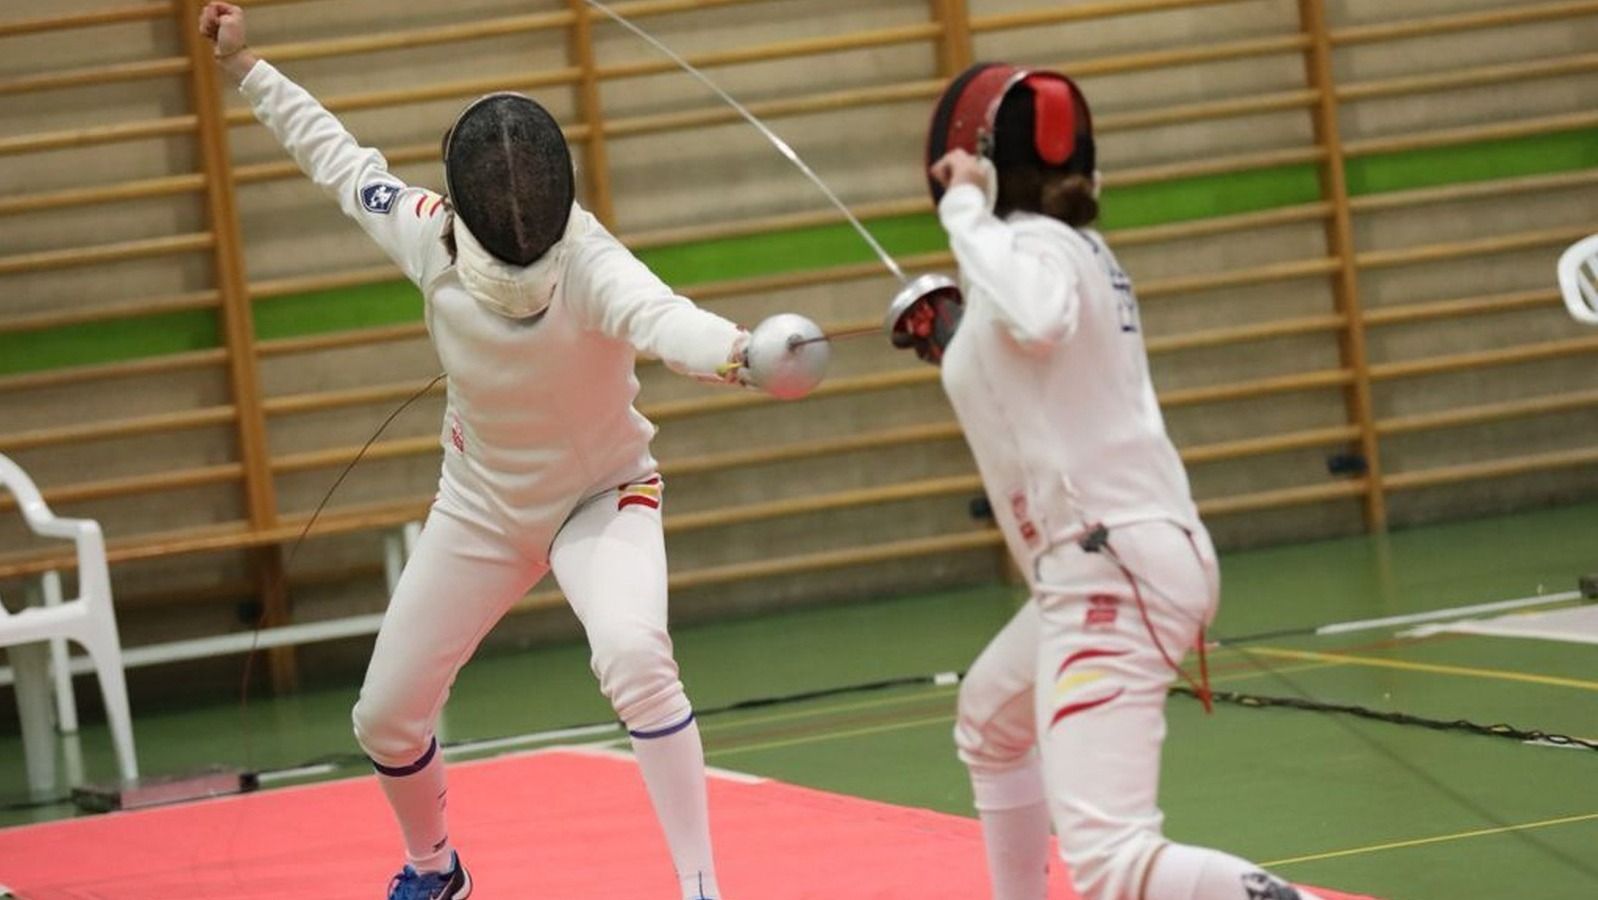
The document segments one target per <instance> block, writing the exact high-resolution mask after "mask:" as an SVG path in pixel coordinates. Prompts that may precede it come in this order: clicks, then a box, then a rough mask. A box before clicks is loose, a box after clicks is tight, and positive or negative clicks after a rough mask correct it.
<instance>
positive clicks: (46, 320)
mask: <svg viewBox="0 0 1598 900" xmlns="http://www.w3.org/2000/svg"><path fill="white" fill-rule="evenodd" d="M218 298H219V294H218V293H217V292H216V291H214V290H211V291H193V292H190V293H187V294H174V295H172V296H169V297H151V298H149V299H146V300H134V301H131V302H126V303H111V304H107V305H105V306H96V307H90V308H88V309H72V310H65V311H62V312H47V313H37V314H35V315H31V316H15V317H12V318H7V319H0V334H16V333H18V332H22V331H43V330H45V329H47V328H66V327H69V326H73V325H85V324H88V323H91V322H111V321H116V320H119V319H138V318H143V317H145V316H158V315H163V314H166V313H174V312H186V311H188V310H194V309H215V308H216V306H217V304H218V302H219V300H218Z"/></svg>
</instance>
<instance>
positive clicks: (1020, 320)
mask: <svg viewBox="0 0 1598 900" xmlns="http://www.w3.org/2000/svg"><path fill="white" fill-rule="evenodd" d="M956 155H958V156H962V157H964V160H958V159H956V160H954V161H953V162H952V163H949V162H948V161H947V160H946V161H945V163H940V166H942V167H943V171H942V172H941V173H940V172H939V168H938V167H935V168H934V170H933V174H934V177H942V178H943V179H944V180H945V182H946V183H948V184H949V185H950V187H949V190H948V192H947V193H945V194H944V195H943V200H942V201H941V202H940V203H939V204H938V218H939V219H940V221H941V222H942V223H943V227H944V230H945V231H947V232H948V233H949V243H950V246H951V247H952V248H953V250H954V256H955V260H956V261H957V262H958V263H959V264H960V271H961V273H962V274H963V275H965V277H966V278H967V279H969V280H970V281H971V282H972V283H973V284H976V285H978V286H980V287H981V288H982V289H983V290H982V293H983V294H984V295H986V297H987V298H988V299H990V300H991V301H992V303H993V304H994V311H995V313H996V314H997V316H998V318H999V320H1000V321H1001V322H1003V323H1004V325H1005V327H1006V328H1007V329H1008V330H1009V332H1010V334H1011V336H1012V337H1014V338H1015V340H1016V341H1017V342H1018V343H1020V344H1021V345H1022V346H1024V347H1028V348H1030V349H1037V350H1045V349H1048V348H1050V347H1053V346H1055V345H1057V344H1059V343H1060V342H1062V341H1065V340H1066V339H1068V338H1069V337H1070V336H1071V335H1072V334H1073V333H1075V331H1076V322H1077V315H1078V312H1079V310H1080V300H1079V294H1078V283H1077V274H1076V270H1075V269H1074V268H1073V267H1072V265H1071V262H1070V260H1069V258H1068V257H1067V256H1066V255H1065V253H1064V252H1063V251H1062V250H1061V249H1060V248H1059V247H1056V246H1053V245H1052V244H1050V243H1049V242H1048V241H1046V240H1042V239H1039V238H1037V237H1035V236H1029V235H1026V234H1023V233H1021V232H1020V231H1018V230H1017V229H1016V228H1014V227H1012V226H1011V225H1009V224H1007V223H1005V222H1003V221H1000V220H999V218H998V217H996V216H994V215H993V213H992V212H990V211H989V210H988V205H987V198H986V196H985V195H984V193H983V190H982V188H981V187H980V186H979V185H978V182H977V181H976V179H977V178H979V177H985V176H984V175H979V174H978V173H979V172H980V171H981V170H980V169H979V168H975V165H976V164H975V162H974V161H973V160H972V157H970V156H969V154H964V153H961V152H959V151H956V153H954V154H950V157H955V156H956ZM968 161H969V162H968ZM968 302H970V301H969V299H968Z"/></svg>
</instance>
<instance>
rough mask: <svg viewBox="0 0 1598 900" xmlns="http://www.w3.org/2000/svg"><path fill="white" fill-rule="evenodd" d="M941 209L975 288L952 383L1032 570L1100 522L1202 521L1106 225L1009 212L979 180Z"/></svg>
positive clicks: (948, 358) (979, 457) (1014, 545)
mask: <svg viewBox="0 0 1598 900" xmlns="http://www.w3.org/2000/svg"><path fill="white" fill-rule="evenodd" d="M938 215H939V218H940V219H941V220H942V222H943V227H944V229H945V230H946V231H948V233H949V239H950V244H951V245H952V247H953V249H954V255H955V259H956V261H957V262H958V263H959V266H960V275H961V279H962V280H963V282H964V292H965V314H964V316H963V318H962V319H961V321H960V327H959V329H958V330H957V331H956V332H955V336H954V339H953V341H952V342H951V343H950V344H949V346H948V348H947V350H946V352H945V354H944V357H943V386H944V390H945V391H946V392H947V393H948V395H949V401H950V403H952V404H953V406H954V411H955V415H956V416H957V417H958V418H959V420H960V424H961V426H962V428H963V429H964V431H965V435H966V441H967V442H968V443H969V444H970V446H971V452H972V455H973V456H975V457H976V462H977V467H978V469H979V470H980V471H981V473H982V481H983V484H984V486H985V487H986V488H987V491H988V495H989V500H990V502H991V503H992V506H993V512H994V517H995V519H997V521H998V523H999V526H1000V528H1001V529H1002V530H1003V532H1004V535H1005V540H1006V542H1007V543H1008V544H1009V546H1010V550H1011V553H1013V554H1014V555H1015V558H1016V560H1017V561H1018V562H1020V563H1021V568H1022V570H1023V572H1024V573H1025V574H1026V576H1027V578H1028V579H1029V580H1031V579H1033V578H1034V577H1035V572H1034V569H1035V563H1036V560H1037V558H1038V557H1039V556H1040V555H1041V554H1042V553H1044V552H1045V551H1047V550H1048V549H1049V548H1050V547H1053V546H1055V545H1058V544H1060V543H1062V542H1064V541H1069V540H1073V539H1075V538H1077V537H1079V536H1080V535H1081V534H1082V533H1083V532H1084V531H1085V530H1086V529H1087V528H1089V527H1091V526H1092V525H1096V524H1103V525H1106V526H1108V527H1111V528H1114V527H1115V526H1118V525H1124V524H1129V523H1131V522H1139V521H1149V520H1160V519H1164V520H1170V521H1173V522H1176V523H1177V524H1179V525H1182V526H1183V527H1186V528H1190V529H1194V530H1197V529H1199V528H1200V527H1201V525H1200V523H1199V519H1198V512H1197V509H1196V508H1195V507H1194V504H1193V499H1192V494H1191V491H1190V489H1189V487H1188V481H1187V473H1186V472H1185V471H1184V470H1183V468H1182V461H1181V457H1180V456H1178V455H1177V452H1176V448H1175V446H1173V445H1172V443H1171V440H1170V438H1169V437H1168V436H1167V435H1166V433H1165V421H1164V419H1163V418H1162V417H1161V415H1160V407H1159V402H1158V401H1157V400H1156V399H1155V396H1154V387H1153V385H1152V384H1151V382H1150V380H1149V369H1148V356H1147V354H1146V353H1145V351H1144V349H1143V335H1142V333H1141V326H1140V324H1139V321H1138V311H1137V298H1136V297H1135V296H1134V295H1133V293H1132V282H1131V280H1130V279H1128V278H1127V276H1126V273H1125V272H1124V271H1123V270H1122V269H1121V267H1120V264H1119V263H1117V262H1116V259H1115V256H1114V255H1113V254H1112V253H1111V252H1110V249H1109V247H1108V246H1106V245H1105V243H1104V240H1103V238H1102V237H1100V236H1099V234H1098V233H1097V232H1095V231H1091V230H1086V229H1084V230H1077V229H1073V228H1070V227H1069V226H1067V225H1065V224H1064V223H1061V222H1059V221H1057V220H1055V219H1051V218H1048V217H1045V216H1039V215H1032V214H1028V213H1015V214H1012V215H1011V216H1009V217H1008V219H1006V220H1000V219H998V218H997V217H995V216H994V215H993V214H992V213H991V212H989V211H988V207H987V202H986V199H985V198H984V196H983V194H982V191H981V190H980V189H979V188H977V187H974V186H971V185H962V186H959V187H956V188H954V189H952V190H950V191H948V192H947V193H946V194H944V196H943V200H942V202H941V203H940V204H939V207H938Z"/></svg>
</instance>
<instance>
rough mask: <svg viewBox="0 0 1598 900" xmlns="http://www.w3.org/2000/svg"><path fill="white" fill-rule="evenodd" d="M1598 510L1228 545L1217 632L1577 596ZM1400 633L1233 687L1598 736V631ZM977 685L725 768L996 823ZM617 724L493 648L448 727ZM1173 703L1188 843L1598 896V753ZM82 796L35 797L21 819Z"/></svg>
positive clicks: (768, 725)
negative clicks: (973, 742)
mask: <svg viewBox="0 0 1598 900" xmlns="http://www.w3.org/2000/svg"><path fill="white" fill-rule="evenodd" d="M1595 522H1598V505H1585V506H1571V507H1564V508H1560V509H1555V510H1549V511H1543V512H1537V513H1530V514H1522V515H1516V516H1509V517H1502V518H1495V519H1482V520H1476V521H1471V522H1466V523H1455V524H1448V525H1441V526H1432V527H1427V528H1418V529H1413V530H1409V531H1403V532H1398V533H1395V534H1392V535H1390V536H1388V537H1386V538H1385V539H1376V538H1350V539H1344V540H1336V541H1327V542H1319V543H1313V544H1301V545H1294V546H1287V547H1278V548H1271V549H1265V550H1254V551H1248V552H1239V553H1233V554H1230V555H1227V556H1226V557H1225V558H1224V564H1223V573H1224V582H1225V591H1224V599H1223V602H1222V612H1221V618H1220V621H1219V622H1218V623H1217V625H1216V628H1215V632H1216V634H1217V635H1220V636H1223V637H1224V636H1228V635H1230V636H1242V635H1254V634H1258V633H1261V632H1270V631H1276V630H1286V629H1294V628H1299V627H1305V626H1315V625H1320V624H1327V623H1333V622H1341V621H1350V620H1363V619H1369V618H1374V617H1382V616H1389V615H1399V614H1404V613H1412V612H1420V611H1426V610H1433V609H1440V608H1445V607H1455V606H1460V605H1465V604H1471V603H1481V602H1488V601H1495V600H1505V599H1512V598H1519V597H1526V596H1530V595H1537V594H1544V593H1557V592H1562V591H1568V590H1570V589H1572V588H1573V587H1574V586H1575V582H1576V579H1577V577H1578V576H1579V575H1581V574H1583V573H1585V572H1588V571H1598V528H1595V527H1594V523H1595ZM1018 600H1019V597H1018V593H1017V591H1016V590H1015V589H1013V588H1008V587H1001V586H995V587H991V588H981V589H973V590H964V591H958V592H951V593H945V594H937V595H931V596H917V597H908V598H898V599H891V600H884V601H882V602H878V603H872V604H864V605H855V606H850V607H844V608H830V609H822V610H813V611H803V612H793V613H785V614H782V615H774V616H770V617H765V618H760V619H750V620H741V621H730V622H722V623H715V624H707V625H700V626H695V627H690V628H683V629H680V630H678V631H677V633H676V640H677V648H678V658H679V660H680V662H681V665H682V669H683V672H684V676H685V680H686V681H687V683H688V686H689V690H690V693H691V695H692V696H693V697H694V700H695V703H696V704H697V705H698V706H699V707H700V708H701V709H710V708H713V707H718V706H723V705H726V704H730V703H734V702H737V701H740V700H745V699H749V698H755V697H765V696H771V695H781V694H793V693H797V692H801V691H810V690H817V689H825V688H832V687H841V686H847V685H853V684H859V683H862V682H871V681H877V680H882V679H888V678H893V677H896V676H916V675H928V674H932V673H936V672H942V671H951V670H959V669H963V668H964V667H965V666H966V665H967V664H968V663H969V662H970V661H971V659H972V658H973V657H974V656H975V654H976V653H977V651H978V650H979V649H980V648H981V646H982V645H983V643H984V642H985V641H986V639H987V638H988V637H989V636H990V635H991V634H992V633H993V632H994V631H995V630H997V628H998V627H999V626H1000V625H1001V624H1002V623H1003V622H1004V621H1005V619H1006V618H1007V617H1008V616H1009V614H1010V612H1011V611H1012V610H1013V609H1014V607H1015V604H1016V602H1018ZM1397 630H1399V629H1395V628H1388V629H1386V630H1373V631H1363V632H1359V633H1354V634H1348V635H1345V636H1341V637H1315V636H1299V637H1284V638H1280V639H1275V640H1265V641H1259V642H1256V643H1250V644H1248V645H1247V647H1248V652H1247V653H1246V654H1245V653H1242V652H1239V651H1236V650H1232V651H1225V650H1223V651H1220V652H1217V653H1215V654H1214V655H1213V656H1212V668H1213V670H1214V675H1215V678H1214V681H1215V685H1216V687H1217V689H1218V690H1236V691H1241V692H1253V693H1258V694H1262V695H1270V696H1279V697H1301V698H1302V697H1311V698H1314V699H1316V700H1321V701H1327V702H1333V703H1342V704H1357V705H1361V706H1366V707H1371V708H1375V709H1380V710H1393V711H1401V712H1406V713H1413V714H1416V715H1421V716H1427V717H1430V718H1434V719H1444V720H1453V719H1469V720H1471V721H1474V722H1481V723H1488V724H1492V723H1509V724H1512V725H1514V726H1517V727H1519V728H1524V729H1533V728H1535V729H1539V730H1542V731H1547V732H1553V733H1562V734H1566V735H1572V736H1578V737H1583V738H1587V739H1593V738H1595V737H1598V719H1595V716H1594V712H1595V709H1598V706H1595V702H1598V695H1595V693H1594V692H1595V691H1598V646H1595V645H1590V644H1589V645H1580V644H1574V643H1563V642H1559V643H1556V642H1550V641H1534V640H1522V639H1509V638H1498V637H1476V636H1457V635H1443V636H1437V637H1432V638H1428V639H1417V640H1402V641H1395V640H1393V638H1394V635H1395V632H1396V631H1397ZM1190 663H1191V661H1190ZM1262 666H1264V667H1268V669H1267V668H1262ZM953 690H954V689H953V688H951V687H935V686H933V685H931V684H930V683H928V684H923V685H919V686H908V687H900V688H892V689H885V690H878V691H871V692H860V693H849V694H840V695H835V696H830V697H825V698H821V699H816V700H810V701H805V702H793V703H785V704H780V705H775V706H768V707H763V708H759V709H752V710H746V711H740V712H730V713H725V714H713V715H709V716H706V717H705V718H704V720H703V728H704V736H705V745H706V750H707V754H708V756H709V762H710V763H711V764H712V765H715V766H719V767H722V768H727V769H735V770H740V771H745V772H751V773H757V774H760V775H765V776H770V777H774V778H779V779H783V780H786V781H790V782H795V783H798V784H803V785H808V786H812V787H816V788H821V789H825V790H830V791H837V792H842V793H848V794H854V795H858V796H863V797H869V798H873V799H877V800H883V801H888V802H892V803H899V804H905V805H911V806H922V807H928V808H932V809H938V810H943V811H947V812H951V813H958V814H961V815H968V814H969V812H970V795H969V788H968V787H967V785H966V781H965V777H964V774H963V770H962V769H961V767H960V766H959V764H958V762H957V761H956V760H955V758H954V755H953V750H952V745H951V741H950V736H949V731H950V726H951V723H952V721H953V706H954V696H953ZM354 693H355V685H353V684H352V685H347V686H343V687H340V688H338V689H327V690H320V691H315V692H305V693H301V694H299V695H296V696H292V697H286V698H279V699H271V698H260V699H258V700H254V701H252V704H251V707H252V708H251V711H250V727H249V729H248V731H249V738H248V741H249V743H250V745H251V746H250V749H249V751H248V753H249V755H250V757H251V758H252V759H253V765H254V767H255V768H258V769H271V768H281V767H290V766H295V765H298V764H301V763H304V762H306V761H308V760H314V759H317V758H320V757H346V758H347V756H348V755H349V754H350V753H351V752H352V751H353V750H354V747H353V745H352V739H351V737H350V733H349V727H348V709H349V706H350V704H351V703H352V701H353V699H354ZM607 713H608V710H607V707H606V705H605V703H604V702H603V700H602V699H601V698H600V696H599V694H598V691H597V689H596V688H595V686H594V684H593V683H592V680H591V678H590V676H589V674H588V671H587V662H586V650H585V649H584V648H583V647H581V646H578V645H568V646H558V647H551V648H544V649H539V650H536V651H531V652H526V653H519V654H515V655H501V656H487V657H484V658H480V659H477V660H475V661H473V662H472V663H471V664H470V665H468V666H467V668H466V669H465V670H464V671H463V673H462V674H461V677H460V679H459V681H458V682H457V684H456V688H455V693H454V697H453V699H452V700H451V703H450V705H449V708H448V711H447V718H446V722H445V734H444V738H445V740H446V741H450V742H459V741H462V740H466V739H473V738H493V737H500V736H509V735H517V734H525V733H530V732H538V731H542V730H548V729H555V728H560V727H562V726H567V725H571V724H575V723H589V722H604V721H606V720H607V719H608V716H607ZM1169 718H1170V737H1169V739H1168V742H1167V745H1166V748H1167V749H1166V755H1165V777H1164V789H1163V792H1162V797H1163V805H1164V808H1165V810H1166V813H1167V831H1168V833H1169V834H1170V835H1171V836H1173V837H1174V838H1176V839H1179V840H1184V841H1190V842H1197V843H1203V844H1208V845H1213V846H1217V847H1222V848H1225V849H1227V850H1230V851H1232V852H1235V853H1238V854H1240V855H1244V856H1247V857H1250V858H1253V859H1255V860H1258V861H1260V862H1263V863H1266V864H1268V865H1270V866H1271V867H1273V868H1275V869H1277V870H1279V871H1280V872H1281V873H1282V874H1284V875H1286V876H1288V877H1291V878H1293V879H1295V880H1298V881H1302V882H1307V883H1314V884H1324V885H1326V886H1329V887H1335V888H1340V889H1343V890H1349V891H1359V892H1366V893H1370V894H1374V895H1376V896H1379V897H1382V898H1385V900H1459V898H1483V900H1487V898H1492V900H1497V898H1506V900H1507V898H1511V897H1535V898H1538V900H1578V898H1580V900H1591V898H1593V897H1598V790H1595V786H1598V753H1594V752H1592V751H1591V750H1585V749H1570V748H1563V747H1555V746H1548V745H1539V744H1530V743H1525V742H1522V741H1518V740H1509V739H1502V738H1491V737H1481V736H1474V735H1470V734H1465V733H1462V732H1457V731H1436V730H1429V729H1426V728H1422V727H1417V726H1405V725H1396V724H1390V723H1387V722H1376V721H1368V720H1362V719H1354V718H1351V717H1348V716H1343V715H1334V714H1330V713H1325V712H1310V711H1302V710H1296V709H1275V708H1272V709H1257V708H1243V707H1239V706H1233V705H1224V704H1223V705H1221V706H1218V707H1217V709H1216V711H1215V713H1214V715H1212V716H1206V715H1204V713H1203V711H1202V709H1201V708H1200V706H1199V704H1198V703H1197V702H1195V701H1194V700H1192V699H1190V698H1187V697H1173V698H1172V699H1171V700H1170V704H1169ZM135 728H136V734H137V739H138V746H139V754H140V762H141V765H142V767H143V768H144V770H145V771H146V773H149V774H160V773H164V772H180V771H184V770H190V769H194V768H197V767H200V766H204V765H208V764H212V763H218V762H233V763H238V764H242V763H244V761H245V759H246V749H245V741H246V738H245V736H244V729H243V728H241V719H240V713H239V710H238V708H237V707H236V706H233V705H223V706H213V707H207V708H196V709H192V710H185V711H181V712H170V713H164V714H160V715H146V716H142V717H139V718H138V719H137V720H136V723H135ZM587 740H594V738H592V737H590V738H587ZM81 745H82V748H83V754H84V756H85V758H86V765H87V768H88V771H89V773H90V774H91V776H92V775H100V776H102V777H103V776H104V775H105V774H107V773H109V772H110V771H112V766H111V764H110V758H109V757H110V752H109V741H108V740H107V738H106V735H105V733H104V731H103V730H102V729H98V728H89V729H87V730H86V731H85V732H84V734H83V735H82V736H81ZM525 746H527V745H522V746H521V747H518V748H517V749H523V748H524V747H525ZM457 758H459V757H457ZM0 759H4V760H7V761H8V762H7V763H6V765H4V766H0V797H10V798H17V797H22V796H24V794H25V787H24V778H23V771H22V765H21V746H20V740H19V739H18V738H17V737H15V736H13V735H8V736H5V737H0ZM359 771H360V769H359V768H358V767H347V768H344V769H341V770H340V771H339V772H338V774H341V775H348V774H353V773H358V772H359ZM70 813H71V808H70V807H65V806H50V807H44V808H35V809H28V810H22V809H17V808H11V809H9V810H8V811H6V812H3V813H0V824H4V825H13V824H23V823H26V822H30V821H39V820H43V819H48V818H55V817H59V816H63V815H69V814H70ZM457 814H459V815H469V812H467V811H465V810H462V811H460V812H459V813H457ZM374 827H375V826H374ZM3 845H4V837H3V833H0V848H3ZM3 856H4V854H3V853H0V866H3ZM0 875H3V871H0Z"/></svg>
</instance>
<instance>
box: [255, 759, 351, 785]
mask: <svg viewBox="0 0 1598 900" xmlns="http://www.w3.org/2000/svg"><path fill="white" fill-rule="evenodd" d="M338 770H339V765H338V763H318V764H317V765H314V766H299V767H297V768H293V769H277V770H275V771H272V772H262V773H261V774H259V775H257V776H255V780H256V781H258V782H260V783H261V784H263V785H267V784H276V783H277V782H279V781H293V780H295V779H297V778H315V777H316V776H318V775H331V774H333V773H334V772H337V771H338Z"/></svg>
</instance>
